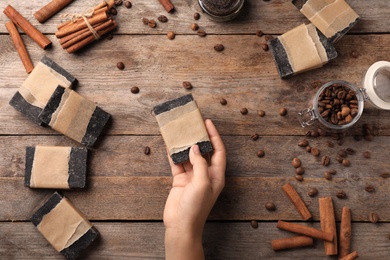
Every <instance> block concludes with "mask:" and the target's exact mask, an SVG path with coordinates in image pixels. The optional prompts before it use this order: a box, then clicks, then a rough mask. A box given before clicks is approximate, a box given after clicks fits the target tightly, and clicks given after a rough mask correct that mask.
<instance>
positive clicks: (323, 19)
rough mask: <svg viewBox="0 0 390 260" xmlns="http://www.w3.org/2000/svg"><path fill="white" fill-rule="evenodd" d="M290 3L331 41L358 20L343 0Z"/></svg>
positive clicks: (357, 16)
mask: <svg viewBox="0 0 390 260" xmlns="http://www.w3.org/2000/svg"><path fill="white" fill-rule="evenodd" d="M292 3H293V4H294V5H295V6H296V7H297V8H298V9H299V10H300V11H301V13H302V14H303V15H304V16H306V18H307V19H309V20H310V22H312V23H313V24H314V25H315V26H316V27H317V29H318V30H320V31H321V32H322V33H323V34H324V35H325V36H326V37H327V38H328V39H329V40H330V41H331V42H333V43H334V42H336V41H338V40H339V39H340V38H341V37H342V36H343V35H344V34H346V33H347V32H348V31H349V29H351V28H352V27H353V26H354V25H355V24H356V23H357V22H358V20H359V15H358V14H357V13H356V12H355V11H354V10H353V9H352V8H351V7H350V6H349V5H348V4H347V3H346V2H345V0H292Z"/></svg>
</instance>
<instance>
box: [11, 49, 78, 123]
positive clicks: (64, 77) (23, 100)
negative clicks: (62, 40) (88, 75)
mask: <svg viewBox="0 0 390 260" xmlns="http://www.w3.org/2000/svg"><path fill="white" fill-rule="evenodd" d="M77 82H78V81H77V79H76V78H75V77H73V76H72V75H71V74H69V73H68V72H67V71H66V70H65V69H63V68H62V67H60V66H59V65H58V64H57V63H55V62H54V61H52V60H51V59H49V58H48V57H46V56H44V57H43V58H42V59H41V61H40V62H39V63H38V65H37V66H36V67H35V68H34V69H33V71H32V72H31V73H30V74H29V75H28V77H27V79H26V80H25V81H24V82H23V84H22V86H21V87H20V88H19V89H18V91H17V92H16V93H15V95H14V96H13V97H12V99H11V100H10V102H9V104H10V105H11V106H13V107H14V108H15V109H16V110H18V111H20V112H21V113H22V114H24V115H26V116H27V117H28V118H30V119H31V120H32V121H33V122H34V123H36V124H38V125H41V124H42V121H41V120H39V118H38V116H39V114H40V113H41V112H42V110H43V108H44V107H45V106H46V104H47V102H48V101H49V99H50V97H51V96H52V95H53V93H54V91H55V89H56V88H57V86H58V85H61V86H63V87H65V88H73V87H74V86H75V85H77Z"/></svg>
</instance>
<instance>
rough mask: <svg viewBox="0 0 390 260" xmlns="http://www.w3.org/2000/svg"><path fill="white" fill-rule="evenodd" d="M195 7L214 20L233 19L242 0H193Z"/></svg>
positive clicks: (238, 10) (241, 5)
mask: <svg viewBox="0 0 390 260" xmlns="http://www.w3.org/2000/svg"><path fill="white" fill-rule="evenodd" d="M194 2H195V3H194V5H195V8H196V9H198V10H200V11H201V12H202V13H205V14H207V15H208V16H209V17H210V18H211V19H212V20H214V21H216V22H225V21H230V20H233V19H234V18H235V17H236V16H237V15H238V14H239V13H240V11H241V9H242V7H243V5H244V0H194Z"/></svg>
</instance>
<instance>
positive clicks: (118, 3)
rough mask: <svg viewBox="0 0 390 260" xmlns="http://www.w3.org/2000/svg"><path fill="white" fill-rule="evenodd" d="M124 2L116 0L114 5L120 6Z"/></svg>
mask: <svg viewBox="0 0 390 260" xmlns="http://www.w3.org/2000/svg"><path fill="white" fill-rule="evenodd" d="M122 3H123V1H122V0H115V1H114V5H116V6H120V5H121V4H122Z"/></svg>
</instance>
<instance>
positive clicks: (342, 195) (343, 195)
mask: <svg viewBox="0 0 390 260" xmlns="http://www.w3.org/2000/svg"><path fill="white" fill-rule="evenodd" d="M336 197H337V198H339V199H345V198H346V197H347V194H345V192H344V191H343V190H339V191H337V192H336Z"/></svg>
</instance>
